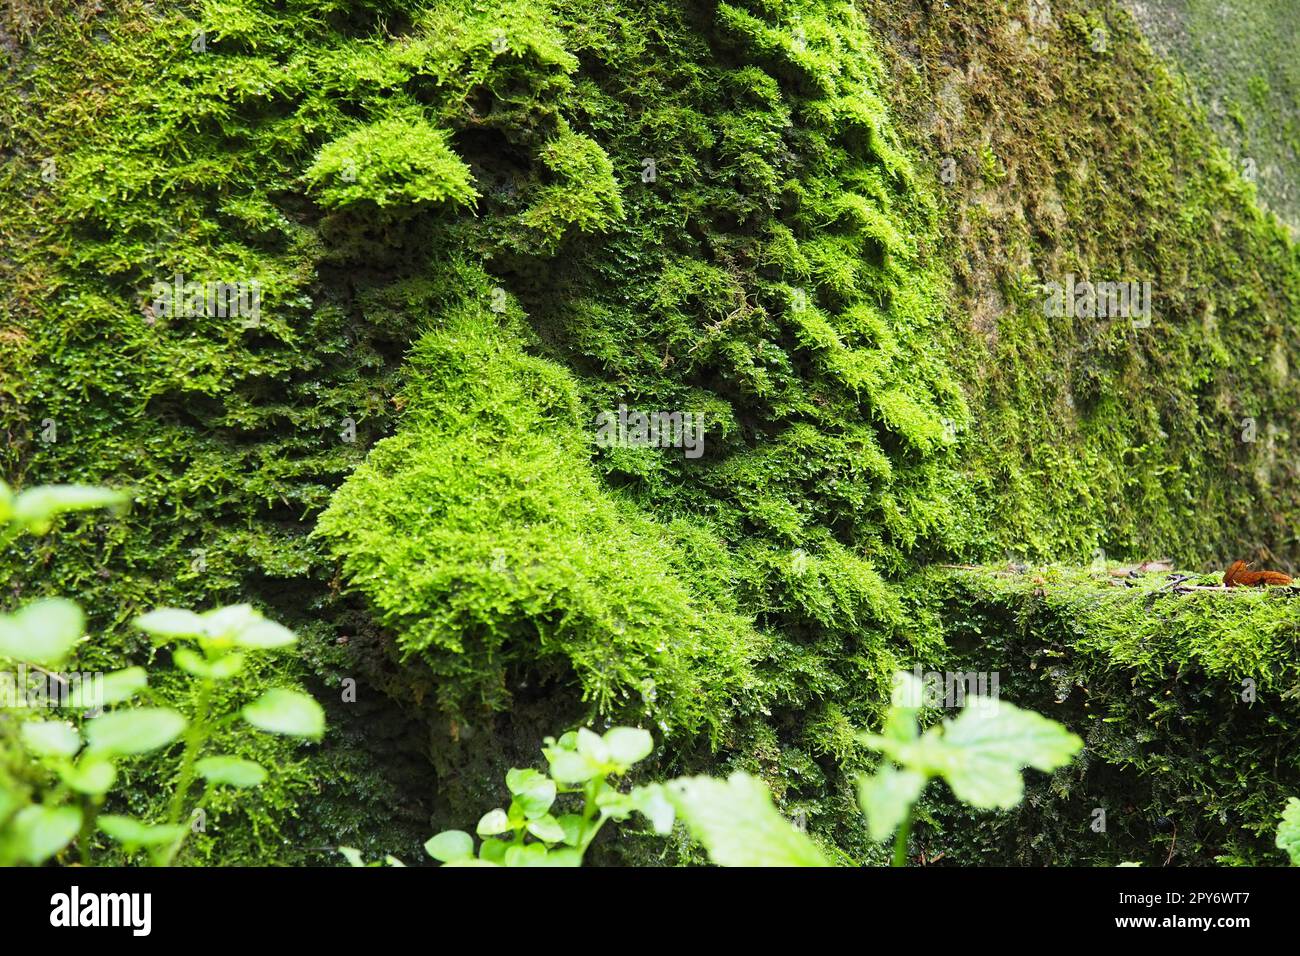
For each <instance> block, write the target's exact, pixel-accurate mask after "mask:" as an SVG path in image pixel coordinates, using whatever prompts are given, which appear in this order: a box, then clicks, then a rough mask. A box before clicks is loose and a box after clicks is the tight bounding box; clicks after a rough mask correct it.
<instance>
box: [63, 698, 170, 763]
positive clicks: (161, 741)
mask: <svg viewBox="0 0 1300 956" xmlns="http://www.w3.org/2000/svg"><path fill="white" fill-rule="evenodd" d="M185 725H186V720H185V718H184V717H182V716H181V715H180V714H178V713H177V712H176V711H174V710H171V709H170V708H167V707H139V708H136V709H135V710H119V711H114V712H113V713H111V714H104V715H103V716H102V717H96V718H94V719H93V720H90V721H87V722H86V728H85V730H86V742H87V744H88V745H89V749H90V751H91V752H92V753H95V754H100V755H104V756H116V757H121V756H128V755H131V754H142V753H148V752H149V751H150V750H157V749H158V748H159V747H165V746H166V745H167V744H169V743H171V742H172V741H173V740H175V739H176V738H177V737H179V736H180V735H181V731H183V730H184V729H185Z"/></svg>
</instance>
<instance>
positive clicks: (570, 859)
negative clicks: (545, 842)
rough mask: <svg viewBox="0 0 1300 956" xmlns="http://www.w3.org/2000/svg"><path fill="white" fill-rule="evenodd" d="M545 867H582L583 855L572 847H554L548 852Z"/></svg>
mask: <svg viewBox="0 0 1300 956" xmlns="http://www.w3.org/2000/svg"><path fill="white" fill-rule="evenodd" d="M543 865H545V866H582V854H581V853H580V852H579V851H577V850H575V849H574V848H573V847H570V846H562V847H554V848H552V849H550V850H548V851H547V853H546V860H545V862H544V864H543Z"/></svg>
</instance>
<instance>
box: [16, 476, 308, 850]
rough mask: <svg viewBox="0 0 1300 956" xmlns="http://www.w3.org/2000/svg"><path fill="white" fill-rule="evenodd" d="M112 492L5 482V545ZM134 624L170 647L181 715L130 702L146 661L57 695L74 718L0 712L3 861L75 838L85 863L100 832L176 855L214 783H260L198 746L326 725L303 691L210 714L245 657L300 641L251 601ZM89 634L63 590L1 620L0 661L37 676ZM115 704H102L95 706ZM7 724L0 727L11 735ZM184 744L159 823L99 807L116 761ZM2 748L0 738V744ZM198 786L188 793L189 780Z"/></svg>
mask: <svg viewBox="0 0 1300 956" xmlns="http://www.w3.org/2000/svg"><path fill="white" fill-rule="evenodd" d="M125 501H126V497H125V496H124V495H122V494H121V493H118V492H113V491H109V490H106V489H99V488H89V487H85V486H49V487H41V488H34V489H31V490H29V491H24V492H22V493H21V494H18V495H14V494H13V493H12V491H11V490H10V489H9V486H8V485H7V484H5V483H3V482H0V544H7V543H8V542H10V541H12V540H13V539H14V538H15V537H16V536H17V535H18V534H21V533H23V532H30V533H35V534H43V533H45V532H46V531H48V530H49V529H50V527H52V525H53V522H54V520H55V518H56V517H57V516H58V515H59V514H61V513H63V512H68V511H79V510H86V509H91V508H99V507H105V506H112V505H120V504H123V503H125ZM135 626H136V627H138V628H140V629H141V630H143V631H145V632H146V633H148V634H149V635H150V636H151V637H152V638H153V639H154V642H155V644H156V645H158V646H163V645H173V647H172V655H171V656H172V661H173V663H174V664H175V665H176V667H177V668H179V669H180V670H181V671H183V672H184V673H185V674H187V675H188V677H189V680H188V682H187V684H186V688H185V691H184V692H183V693H182V700H183V703H184V705H185V710H186V713H182V712H181V711H180V710H177V709H175V708H171V707H154V706H129V705H128V702H129V701H132V700H133V699H135V698H136V697H138V696H140V695H142V694H145V693H147V691H148V685H149V679H148V674H147V672H146V671H145V669H144V668H143V667H128V668H126V669H124V670H119V671H115V672H113V673H109V674H105V675H102V678H99V677H98V675H96V679H94V680H91V681H86V680H77V681H75V682H69V683H70V685H71V686H70V692H69V693H67V694H63V695H60V698H59V700H58V701H57V702H56V703H57V704H58V705H60V706H66V707H70V708H72V709H73V711H74V713H77V714H78V715H79V716H78V717H77V719H76V720H75V721H74V720H38V719H31V718H28V717H27V715H26V714H25V713H20V714H18V715H17V716H15V717H13V718H12V719H11V718H10V715H8V714H4V715H0V719H3V721H4V723H5V724H6V725H8V727H13V726H16V727H17V734H16V736H17V748H18V752H17V761H16V763H17V772H14V769H13V768H12V767H11V766H10V765H9V764H10V763H11V762H12V757H13V752H12V751H10V750H9V748H8V746H6V749H5V756H6V758H7V759H6V765H5V766H0V865H13V864H21V863H29V864H41V863H44V862H46V861H48V860H50V859H55V858H59V857H60V855H61V854H62V853H63V852H64V851H65V850H66V849H67V848H68V847H69V846H70V845H71V844H72V843H73V841H74V840H75V841H76V844H77V851H78V859H79V862H80V863H81V864H82V865H91V864H92V863H93V862H94V857H93V845H94V834H95V831H96V829H98V830H99V831H100V832H102V833H104V834H106V835H107V836H109V837H110V838H112V839H113V840H115V841H117V842H118V843H120V844H121V845H122V847H123V848H124V850H125V851H126V852H127V853H128V854H133V853H136V852H138V851H141V850H143V851H147V853H148V857H149V860H150V862H152V863H154V864H159V865H165V864H170V863H172V862H174V861H175V860H176V858H177V855H178V854H179V853H180V850H181V848H182V846H183V845H184V841H185V838H186V835H187V834H188V833H189V832H191V827H190V821H191V819H192V818H193V817H194V816H195V814H196V813H197V811H199V810H200V809H201V808H202V807H203V805H204V803H205V801H206V799H207V797H208V795H209V793H210V791H211V789H212V788H214V787H221V786H228V787H239V788H242V787H255V786H258V785H259V784H261V783H262V781H264V780H265V779H266V777H267V771H266V769H265V768H263V767H262V766H260V765H259V764H257V763H255V762H253V761H251V760H245V759H242V758H239V757H235V756H231V755H227V754H221V753H207V752H206V748H207V745H208V743H209V741H210V739H211V738H212V737H213V735H214V733H215V732H216V731H217V730H218V729H219V728H222V727H225V726H226V725H228V724H230V723H233V722H235V721H237V720H239V719H242V720H243V721H244V722H245V723H246V724H248V725H250V726H251V727H253V728H256V729H258V730H261V731H265V732H268V733H276V734H286V735H290V736H295V737H305V738H310V739H318V738H319V737H320V736H321V734H322V733H323V731H324V712H323V711H322V710H321V707H320V705H319V704H318V703H317V702H316V701H315V700H313V699H312V698H310V697H308V696H307V695H305V694H302V693H300V692H298V691H294V690H289V689H286V688H275V689H272V690H269V691H267V692H266V693H264V694H263V695H262V696H260V697H259V698H257V699H256V700H254V701H251V702H249V703H247V704H246V705H244V706H243V707H242V708H239V709H238V710H233V709H228V710H227V711H226V712H218V710H217V708H216V707H215V706H214V702H215V700H216V698H217V696H218V695H217V693H216V691H217V689H218V687H219V685H221V684H222V683H224V682H226V681H229V680H231V679H232V678H234V677H236V676H237V675H238V674H239V673H240V672H241V670H242V669H243V667H244V665H245V659H246V655H248V654H255V653H264V652H268V651H274V650H278V649H281V648H285V647H288V646H290V645H292V644H294V643H295V642H296V640H297V638H296V637H295V636H294V634H293V633H292V632H291V631H289V630H288V629H287V628H284V627H282V626H280V625H279V624H275V623H274V622H272V621H268V620H267V619H265V618H264V617H262V615H261V614H259V613H258V612H257V611H255V610H253V608H251V607H250V606H248V605H235V606H232V607H223V608H217V609H215V610H212V611H208V612H206V613H203V614H196V613H194V612H191V611H183V610H177V609H173V608H165V609H161V610H157V611H153V612H150V613H148V614H145V615H143V616H142V617H139V618H137V619H136V621H135ZM84 632H85V615H84V614H83V613H82V611H81V608H80V607H78V606H77V605H76V604H74V603H73V602H71V601H67V600H64V599H61V598H52V599H45V600H41V601H36V602H34V603H31V604H28V605H26V606H24V607H22V608H21V609H19V610H18V611H17V612H15V613H13V614H7V615H0V660H8V661H10V662H13V663H15V664H19V665H23V666H25V667H29V668H36V669H37V670H39V671H42V672H44V673H46V674H49V673H50V671H49V670H48V669H51V668H57V667H60V666H62V665H63V664H64V663H65V662H66V661H67V660H69V658H70V657H71V655H72V652H73V650H74V648H75V646H76V645H77V644H78V643H79V642H80V641H81V640H82V637H83V635H84ZM106 706H108V707H112V708H113V709H111V710H109V711H108V712H104V711H103V708H104V707H106ZM8 727H5V728H3V729H6V730H7V729H8ZM177 740H180V741H181V749H180V755H179V762H178V765H177V772H176V784H175V787H174V789H173V791H172V794H171V800H170V802H169V805H168V812H167V816H166V819H165V820H163V821H162V822H156V823H146V822H144V821H142V820H139V819H136V818H135V817H132V816H127V815H123V814H101V813H100V810H101V809H102V807H103V806H104V804H105V802H106V799H107V797H108V794H109V792H110V791H111V789H112V787H113V784H114V783H115V781H116V780H117V777H118V768H119V765H120V763H121V762H122V761H123V760H127V759H129V758H132V757H136V756H139V755H142V754H147V753H151V752H154V751H161V750H163V749H164V748H167V747H170V746H171V745H172V744H173V743H175V742H176V741H177ZM0 742H3V741H0ZM200 779H201V780H203V781H204V789H203V790H202V791H201V792H200V793H199V795H198V797H197V799H195V798H194V794H193V792H192V791H193V790H194V785H195V784H196V783H197V782H198V780H200Z"/></svg>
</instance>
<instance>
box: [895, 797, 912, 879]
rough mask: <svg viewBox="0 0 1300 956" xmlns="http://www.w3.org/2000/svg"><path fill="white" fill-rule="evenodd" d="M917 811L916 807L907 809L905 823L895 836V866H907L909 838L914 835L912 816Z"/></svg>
mask: <svg viewBox="0 0 1300 956" xmlns="http://www.w3.org/2000/svg"><path fill="white" fill-rule="evenodd" d="M915 813H916V809H915V807H913V808H912V809H911V810H908V811H907V816H906V817H904V818H903V825H902V826H900V827H899V828H898V833H897V835H895V837H894V862H893V865H894V866H907V838H908V837H909V836H911V835H912V817H913V816H914V815H915Z"/></svg>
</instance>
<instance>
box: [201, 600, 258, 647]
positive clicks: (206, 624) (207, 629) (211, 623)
mask: <svg viewBox="0 0 1300 956" xmlns="http://www.w3.org/2000/svg"><path fill="white" fill-rule="evenodd" d="M200 617H202V618H203V636H204V637H209V638H213V639H223V638H224V639H226V640H230V641H233V640H234V639H235V637H236V635H238V634H241V633H242V632H243V631H244V630H245V629H247V628H250V627H252V626H253V625H254V624H256V623H257V622H258V621H260V620H263V618H262V615H260V614H258V613H257V611H255V610H253V605H251V604H228V605H226V606H225V607H216V608H213V609H212V610H211V611H204V612H203V613H202V614H201V615H200Z"/></svg>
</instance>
